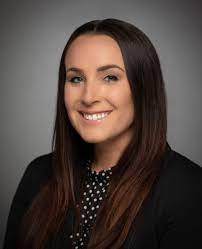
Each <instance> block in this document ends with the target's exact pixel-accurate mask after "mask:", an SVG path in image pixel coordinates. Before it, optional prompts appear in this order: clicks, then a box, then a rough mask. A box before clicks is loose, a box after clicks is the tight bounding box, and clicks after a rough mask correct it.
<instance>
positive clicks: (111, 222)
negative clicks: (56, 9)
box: [4, 19, 202, 249]
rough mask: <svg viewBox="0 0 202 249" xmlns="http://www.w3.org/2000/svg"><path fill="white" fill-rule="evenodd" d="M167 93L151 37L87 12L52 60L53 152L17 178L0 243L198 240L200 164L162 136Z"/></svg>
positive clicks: (144, 244) (169, 243)
mask: <svg viewBox="0 0 202 249" xmlns="http://www.w3.org/2000/svg"><path fill="white" fill-rule="evenodd" d="M166 132H167V114H166V95H165V88H164V81H163V77H162V72H161V67H160V63H159V59H158V56H157V53H156V51H155V48H154V47H153V45H152V43H151V42H150V40H149V38H148V37H147V36H146V35H145V34H144V33H143V32H142V31H141V30H139V29H138V28H136V27H135V26H134V25H132V24H130V23H127V22H124V21H121V20H117V19H104V20H94V21H90V22H88V23H86V24H84V25H82V26H81V27H79V28H77V29H76V30H75V31H74V32H73V34H72V35H71V37H70V38H69V41H68V42H67V44H66V46H65V48H64V51H63V54H62V58H61V62H60V69H59V84H58V96H57V113H56V121H55V129H54V136H53V142H52V152H51V153H49V154H46V155H42V156H40V157H38V158H36V159H34V160H33V161H32V162H31V163H30V164H29V166H28V167H27V169H26V171H25V173H24V176H23V178H22V180H21V182H20V184H19V186H18V189H17V191H16V194H15V197H14V200H13V202H12V206H11V209H10V214H9V218H8V225H7V232H6V236H5V242H4V249H6V248H29V249H30V248H31V249H32V248H33V249H36V248H37V249H44V248H49V249H50V248H96V249H105V248H110V249H116V248H128V249H129V248H131V249H140V248H141V249H144V248H145V249H146V248H147V249H148V248H149V249H153V248H161V249H167V248H169V249H170V248H183V249H185V248H187V249H188V248H189V249H191V248H202V236H201V234H202V228H201V218H202V214H201V213H202V212H201V210H202V169H201V167H200V166H199V165H197V164H195V163H194V162H192V161H191V160H190V159H188V158H186V157H185V156H183V155H181V154H179V153H177V152H175V151H174V150H172V149H171V147H170V146H169V144H168V143H167V141H166Z"/></svg>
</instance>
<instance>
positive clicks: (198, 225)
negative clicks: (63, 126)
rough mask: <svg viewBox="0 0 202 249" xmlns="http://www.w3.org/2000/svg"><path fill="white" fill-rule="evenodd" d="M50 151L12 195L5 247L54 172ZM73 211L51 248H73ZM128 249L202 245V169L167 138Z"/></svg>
mask: <svg viewBox="0 0 202 249" xmlns="http://www.w3.org/2000/svg"><path fill="white" fill-rule="evenodd" d="M50 162H51V153H49V154H46V155H42V156H39V157H37V158H35V159H34V160H33V161H32V162H31V163H30V164H29V165H28V166H27V168H26V170H25V173H24V175H23V177H22V179H21V181H20V183H19V185H18V188H17V191H16V193H15V196H14V198H13V202H12V205H11V208H10V213H9V216H8V221H7V230H6V234H5V239H4V246H3V249H14V248H15V243H16V232H17V231H18V227H19V222H20V220H21V218H22V215H23V214H24V213H25V211H26V210H27V208H28V206H29V205H30V204H31V201H32V200H33V198H34V196H35V195H36V194H37V193H38V191H39V189H40V186H41V184H42V183H43V182H44V181H46V180H47V179H48V177H49V176H50ZM74 218H75V216H74V212H73V210H71V209H70V210H69V211H68V213H67V216H66V219H65V221H64V224H63V226H62V227H61V230H60V231H59V232H58V234H57V235H56V237H55V240H54V244H50V245H49V246H48V247H47V249H50V248H58V249H62V248H63V249H65V248H71V246H70V244H69V234H70V233H71V231H72V230H71V229H72V225H73V222H74ZM135 224H136V229H135V230H133V229H131V230H130V232H129V234H128V237H127V240H126V241H125V243H124V245H123V248H124V249H126V248H127V249H175V248H176V249H201V248H202V168H201V167H200V166H199V165H198V164H196V163H194V162H193V161H191V160H190V159H188V158H187V157H185V156H183V155H182V154H179V153H178V152H176V151H174V150H172V149H171V147H170V146H169V145H168V143H167V152H166V156H165V161H164V165H163V167H162V171H161V174H160V177H159V178H158V181H157V182H156V183H155V184H154V185H153V187H152V190H151V192H150V194H149V196H148V198H147V200H146V201H145V203H144V205H143V206H142V208H141V211H140V213H139V215H138V216H137V219H136V221H135Z"/></svg>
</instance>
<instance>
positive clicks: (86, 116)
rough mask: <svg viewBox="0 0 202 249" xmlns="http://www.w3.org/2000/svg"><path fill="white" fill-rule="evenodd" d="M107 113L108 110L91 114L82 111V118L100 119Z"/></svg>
mask: <svg viewBox="0 0 202 249" xmlns="http://www.w3.org/2000/svg"><path fill="white" fill-rule="evenodd" d="M108 115H109V112H103V113H99V114H92V115H90V114H85V113H83V116H84V118H85V119H88V120H100V119H103V118H105V117H106V116H108Z"/></svg>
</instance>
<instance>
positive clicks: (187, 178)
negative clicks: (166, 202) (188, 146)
mask: <svg viewBox="0 0 202 249" xmlns="http://www.w3.org/2000/svg"><path fill="white" fill-rule="evenodd" d="M159 184H160V185H161V187H162V189H163V190H164V191H166V192H167V191H168V192H171V191H174V190H175V192H174V193H180V194H188V193H187V192H186V193H185V191H188V190H189V191H194V190H197V188H198V187H199V184H202V167H201V166H200V165H198V164H197V163H195V162H194V161H192V160H191V159H189V158H188V157H187V156H185V155H183V154H180V153H179V152H177V151H175V150H173V149H170V150H169V153H168V154H167V155H166V158H165V165H164V168H163V170H162V172H161V176H160V179H159ZM174 193H173V194H174Z"/></svg>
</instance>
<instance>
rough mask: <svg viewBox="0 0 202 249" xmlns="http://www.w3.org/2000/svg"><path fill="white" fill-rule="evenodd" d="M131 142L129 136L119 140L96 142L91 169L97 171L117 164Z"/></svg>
mask: <svg viewBox="0 0 202 249" xmlns="http://www.w3.org/2000/svg"><path fill="white" fill-rule="evenodd" d="M128 143H129V137H125V139H122V140H121V141H120V139H119V140H108V141H105V142H103V143H98V144H95V146H94V160H93V162H92V165H91V169H93V170H94V171H96V172H99V171H101V170H105V169H108V168H112V167H114V166H116V164H117V163H118V160H119V158H120V157H121V155H122V153H123V151H124V149H125V148H126V146H127V145H128Z"/></svg>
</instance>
